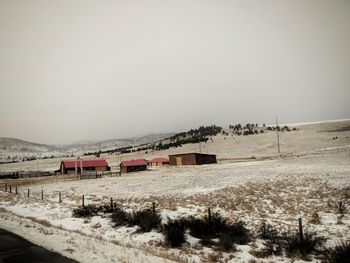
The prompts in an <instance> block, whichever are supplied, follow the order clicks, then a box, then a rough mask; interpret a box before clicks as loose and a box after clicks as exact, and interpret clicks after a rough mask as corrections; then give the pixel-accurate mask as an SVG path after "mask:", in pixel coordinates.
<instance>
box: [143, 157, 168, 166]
mask: <svg viewBox="0 0 350 263" xmlns="http://www.w3.org/2000/svg"><path fill="white" fill-rule="evenodd" d="M167 164H169V159H167V158H163V157H159V158H154V159H152V160H150V161H148V165H149V166H162V165H167Z"/></svg>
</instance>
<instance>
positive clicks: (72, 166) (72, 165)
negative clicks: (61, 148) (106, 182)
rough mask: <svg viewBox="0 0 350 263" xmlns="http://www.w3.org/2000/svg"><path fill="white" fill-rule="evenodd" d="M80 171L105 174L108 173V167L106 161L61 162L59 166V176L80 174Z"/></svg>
mask: <svg viewBox="0 0 350 263" xmlns="http://www.w3.org/2000/svg"><path fill="white" fill-rule="evenodd" d="M81 169H83V171H98V172H105V171H109V170H110V167H109V166H108V163H107V161H106V160H103V159H96V160H63V161H62V162H61V165H60V172H61V174H69V173H75V172H77V173H80V172H81Z"/></svg>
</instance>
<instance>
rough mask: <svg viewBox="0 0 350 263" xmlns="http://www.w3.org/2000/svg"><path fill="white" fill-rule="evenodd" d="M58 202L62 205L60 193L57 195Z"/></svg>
mask: <svg viewBox="0 0 350 263" xmlns="http://www.w3.org/2000/svg"><path fill="white" fill-rule="evenodd" d="M58 202H59V203H62V196H61V192H59V193H58Z"/></svg>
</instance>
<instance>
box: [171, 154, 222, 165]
mask: <svg viewBox="0 0 350 263" xmlns="http://www.w3.org/2000/svg"><path fill="white" fill-rule="evenodd" d="M211 163H217V161H216V155H214V154H206V153H180V154H173V155H169V164H170V165H201V164H211Z"/></svg>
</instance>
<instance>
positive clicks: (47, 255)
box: [0, 229, 77, 263]
mask: <svg viewBox="0 0 350 263" xmlns="http://www.w3.org/2000/svg"><path fill="white" fill-rule="evenodd" d="M44 262H50V263H77V261H75V260H72V259H69V258H66V257H64V256H62V255H60V254H57V253H54V252H52V251H50V250H47V249H45V248H43V247H40V246H37V245H35V244H33V243H31V242H29V241H27V240H25V239H23V238H22V237H20V236H17V235H15V234H13V233H11V232H8V231H6V230H3V229H0V263H44Z"/></svg>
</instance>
